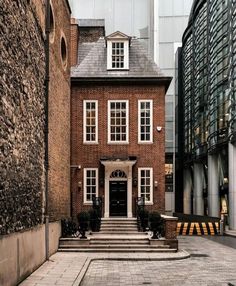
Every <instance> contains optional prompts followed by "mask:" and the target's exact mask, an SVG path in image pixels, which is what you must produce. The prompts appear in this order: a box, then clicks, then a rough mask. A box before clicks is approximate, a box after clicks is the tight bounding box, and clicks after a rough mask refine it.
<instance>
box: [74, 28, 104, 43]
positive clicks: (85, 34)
mask: <svg viewBox="0 0 236 286" xmlns="http://www.w3.org/2000/svg"><path fill="white" fill-rule="evenodd" d="M79 30H80V37H79V42H80V44H81V43H84V42H86V43H90V42H96V41H97V40H98V39H99V38H100V37H104V36H105V30H104V27H80V28H79Z"/></svg>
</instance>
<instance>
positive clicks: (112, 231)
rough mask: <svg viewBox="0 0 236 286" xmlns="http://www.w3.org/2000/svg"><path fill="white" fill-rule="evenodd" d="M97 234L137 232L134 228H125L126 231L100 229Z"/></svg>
mask: <svg viewBox="0 0 236 286" xmlns="http://www.w3.org/2000/svg"><path fill="white" fill-rule="evenodd" d="M98 234H127V235H128V234H132V235H133V234H139V232H138V231H137V230H136V231H135V230H126V231H121V230H115V229H114V230H100V231H99V233H98Z"/></svg>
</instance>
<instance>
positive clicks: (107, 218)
mask: <svg viewBox="0 0 236 286" xmlns="http://www.w3.org/2000/svg"><path fill="white" fill-rule="evenodd" d="M118 220H120V221H137V218H136V217H119V216H117V217H102V221H118Z"/></svg>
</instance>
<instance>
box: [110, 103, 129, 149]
mask: <svg viewBox="0 0 236 286" xmlns="http://www.w3.org/2000/svg"><path fill="white" fill-rule="evenodd" d="M117 102H120V103H124V102H125V103H126V140H124V141H121V140H120V141H111V103H117ZM107 104H108V108H107V109H108V116H107V118H108V124H107V126H108V144H129V100H108V102H107Z"/></svg>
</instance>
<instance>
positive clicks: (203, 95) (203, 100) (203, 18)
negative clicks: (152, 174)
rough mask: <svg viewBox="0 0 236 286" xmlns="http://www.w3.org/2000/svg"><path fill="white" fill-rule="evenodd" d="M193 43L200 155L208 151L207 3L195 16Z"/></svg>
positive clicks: (196, 142) (196, 145)
mask: <svg viewBox="0 0 236 286" xmlns="http://www.w3.org/2000/svg"><path fill="white" fill-rule="evenodd" d="M193 45H194V55H193V58H194V63H193V67H194V69H193V78H194V87H193V91H194V98H193V130H194V148H193V155H194V157H199V156H201V155H204V153H206V143H207V100H208V94H207V82H208V77H207V3H204V5H203V6H202V8H201V9H200V11H199V13H198V15H197V17H196V18H195V21H194V24H193Z"/></svg>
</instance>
